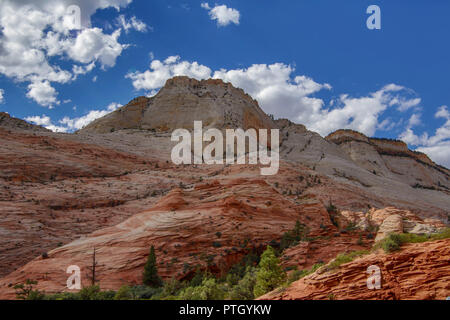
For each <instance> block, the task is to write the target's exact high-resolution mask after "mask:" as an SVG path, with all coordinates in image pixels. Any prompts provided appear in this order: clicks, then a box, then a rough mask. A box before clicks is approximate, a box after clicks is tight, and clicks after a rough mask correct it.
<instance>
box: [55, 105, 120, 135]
mask: <svg viewBox="0 0 450 320" xmlns="http://www.w3.org/2000/svg"><path fill="white" fill-rule="evenodd" d="M121 106H122V105H121V104H119V103H111V104H110V105H109V106H107V107H106V109H104V110H91V111H89V112H88V114H86V115H85V116H82V117H78V118H69V117H64V118H63V119H62V120H60V121H59V123H60V124H61V125H63V126H65V128H66V129H67V131H75V130H80V129H82V128H83V127H85V126H87V125H88V124H89V123H91V122H92V121H94V120H96V119H98V118H101V117H103V116H105V115H107V114H108V113H110V112H113V111H114V110H117V109H118V108H120V107H121Z"/></svg>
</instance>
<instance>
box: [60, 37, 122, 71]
mask: <svg viewBox="0 0 450 320" xmlns="http://www.w3.org/2000/svg"><path fill="white" fill-rule="evenodd" d="M119 36H120V29H118V30H116V31H114V32H113V33H112V34H111V35H107V34H104V33H103V31H102V29H99V28H91V29H85V30H83V31H81V33H80V34H79V35H78V36H77V38H76V39H75V41H74V42H73V43H70V45H68V46H67V49H66V52H67V54H68V56H69V57H70V58H71V59H72V60H74V61H78V62H82V63H89V62H92V61H96V60H98V61H100V63H101V64H102V66H103V67H105V66H108V67H112V66H114V65H115V63H116V59H117V57H118V56H120V54H121V53H122V50H123V49H124V48H125V47H126V45H122V44H120V43H119V42H118V41H117V40H118V38H119Z"/></svg>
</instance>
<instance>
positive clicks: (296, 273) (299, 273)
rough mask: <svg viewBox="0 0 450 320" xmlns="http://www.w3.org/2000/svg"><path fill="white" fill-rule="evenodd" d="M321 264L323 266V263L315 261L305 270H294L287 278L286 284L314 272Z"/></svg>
mask: <svg viewBox="0 0 450 320" xmlns="http://www.w3.org/2000/svg"><path fill="white" fill-rule="evenodd" d="M321 266H323V263H316V264H315V265H313V266H312V267H311V269H309V270H308V269H306V270H295V271H294V272H292V273H291V274H290V275H289V278H288V280H287V283H288V284H291V283H292V282H294V281H297V280H300V279H301V278H303V277H306V276H307V275H310V274H312V273H314V272H316V270H317V269H319V268H320V267H321Z"/></svg>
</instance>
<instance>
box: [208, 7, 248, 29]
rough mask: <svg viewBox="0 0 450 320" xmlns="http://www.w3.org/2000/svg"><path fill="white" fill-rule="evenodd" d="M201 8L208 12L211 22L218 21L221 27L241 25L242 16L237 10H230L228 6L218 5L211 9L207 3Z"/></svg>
mask: <svg viewBox="0 0 450 320" xmlns="http://www.w3.org/2000/svg"><path fill="white" fill-rule="evenodd" d="M201 7H202V8H203V9H206V10H208V14H209V17H210V18H211V20H216V21H217V25H218V26H219V27H224V26H227V25H229V24H230V23H234V24H236V25H238V24H239V19H240V16H241V14H240V12H239V11H238V10H236V9H233V8H228V7H227V6H226V5H216V6H215V7H214V8H211V7H210V6H209V4H208V3H207V2H204V3H202V4H201Z"/></svg>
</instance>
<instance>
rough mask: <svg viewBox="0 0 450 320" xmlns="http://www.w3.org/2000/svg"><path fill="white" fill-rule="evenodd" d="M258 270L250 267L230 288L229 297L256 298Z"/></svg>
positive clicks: (235, 298)
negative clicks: (254, 291)
mask: <svg viewBox="0 0 450 320" xmlns="http://www.w3.org/2000/svg"><path fill="white" fill-rule="evenodd" d="M256 272H257V270H256V268H253V267H248V268H247V270H246V272H245V276H244V277H243V278H242V279H241V280H239V282H238V283H237V285H235V286H234V287H233V288H232V289H231V290H230V294H229V298H230V299H233V300H252V299H254V298H255V295H254V293H253V290H254V289H255V284H256Z"/></svg>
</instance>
